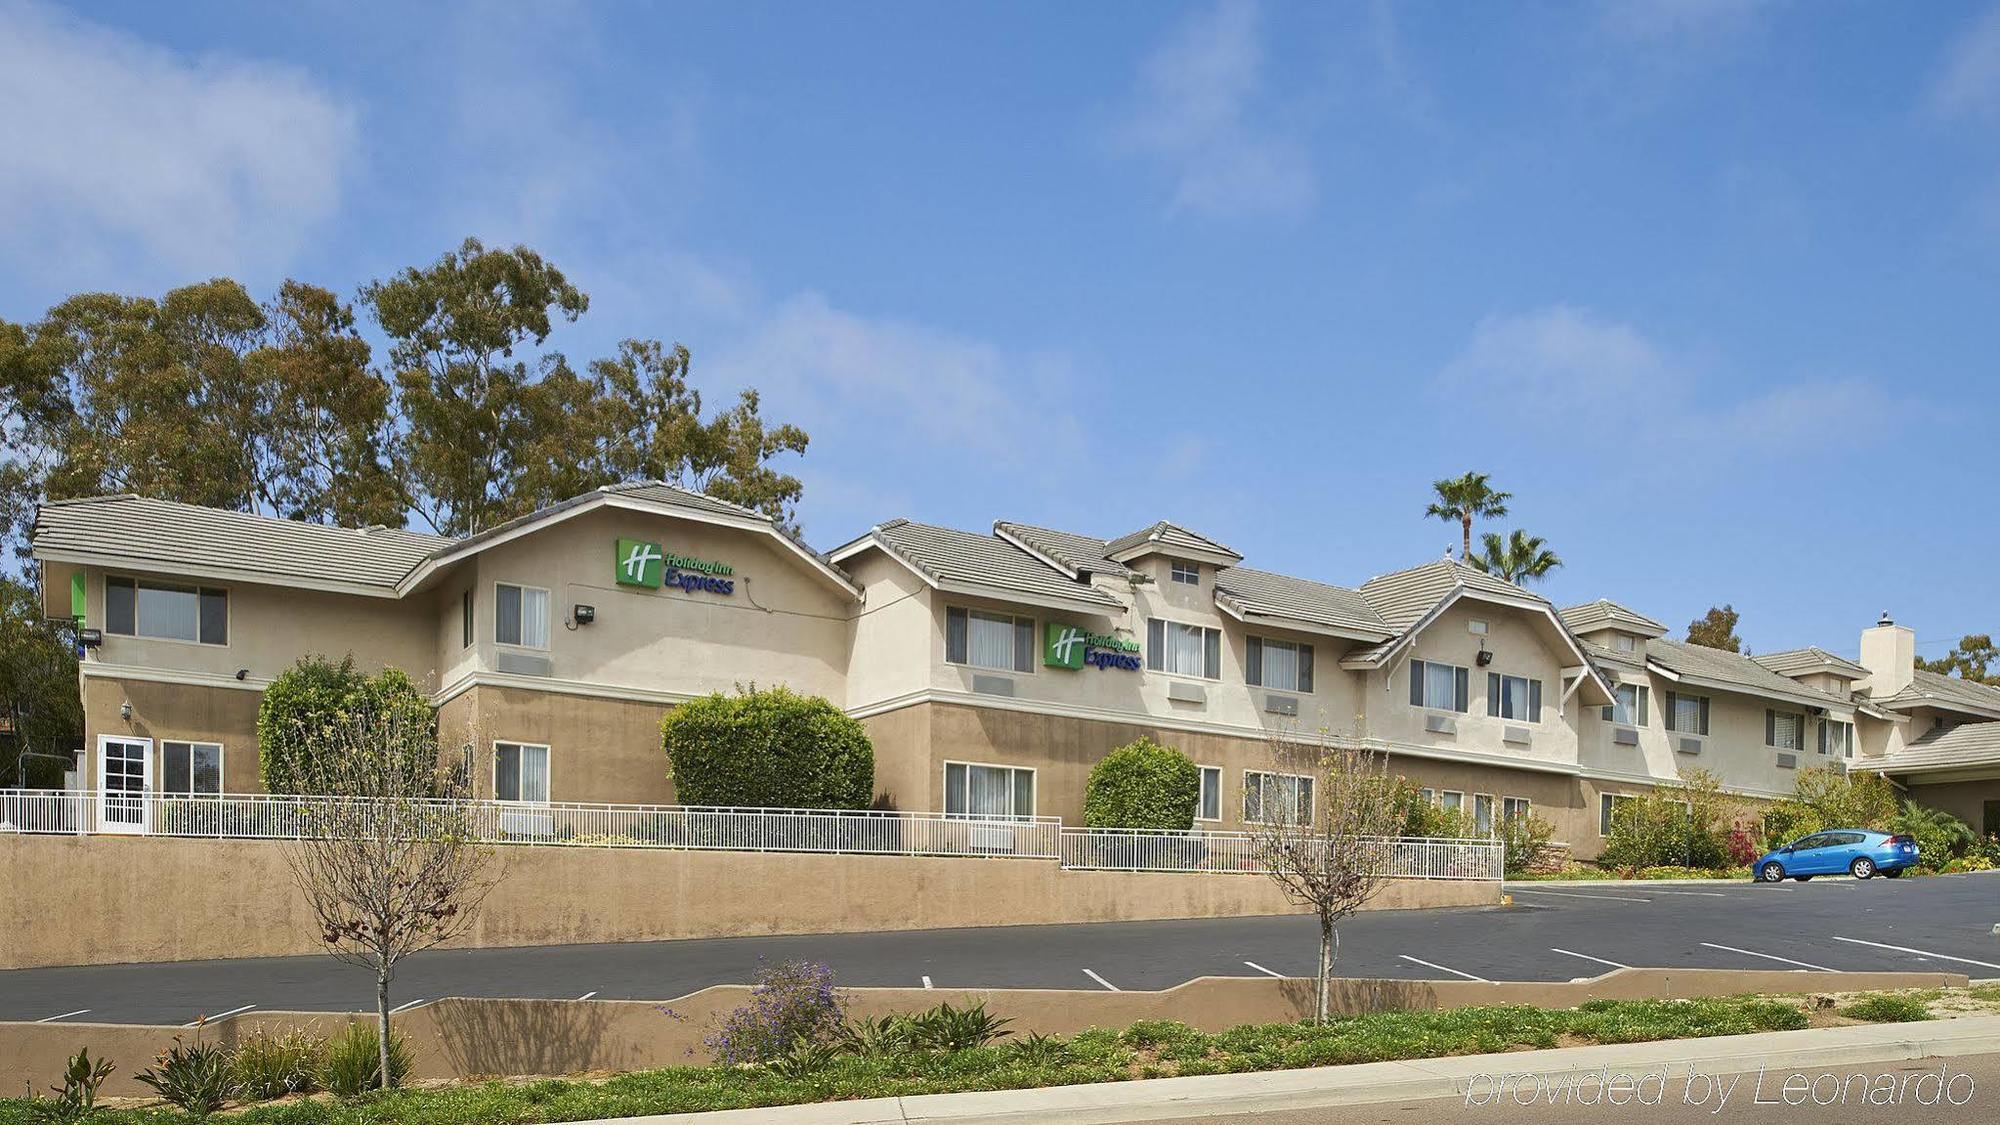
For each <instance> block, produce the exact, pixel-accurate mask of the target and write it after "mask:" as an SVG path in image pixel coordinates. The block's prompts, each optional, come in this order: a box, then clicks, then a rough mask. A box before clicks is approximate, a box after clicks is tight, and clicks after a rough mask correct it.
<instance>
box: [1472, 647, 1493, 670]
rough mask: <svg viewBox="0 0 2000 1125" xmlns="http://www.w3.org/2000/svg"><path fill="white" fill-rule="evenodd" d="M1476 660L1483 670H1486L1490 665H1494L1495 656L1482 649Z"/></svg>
mask: <svg viewBox="0 0 2000 1125" xmlns="http://www.w3.org/2000/svg"><path fill="white" fill-rule="evenodd" d="M1474 659H1475V660H1476V661H1477V663H1478V664H1479V666H1480V667H1481V668H1484V667H1486V666H1487V665H1488V664H1491V663H1493V654H1492V653H1491V652H1488V651H1487V650H1485V649H1483V648H1482V649H1480V650H1479V655H1478V656H1477V657H1475V658H1474Z"/></svg>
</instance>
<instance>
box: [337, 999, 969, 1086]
mask: <svg viewBox="0 0 2000 1125" xmlns="http://www.w3.org/2000/svg"><path fill="white" fill-rule="evenodd" d="M924 987H925V988H930V987H931V978H929V977H925V978H924ZM375 1069H376V1070H381V1069H382V1068H381V1067H379V1066H378V1067H376V1068H375Z"/></svg>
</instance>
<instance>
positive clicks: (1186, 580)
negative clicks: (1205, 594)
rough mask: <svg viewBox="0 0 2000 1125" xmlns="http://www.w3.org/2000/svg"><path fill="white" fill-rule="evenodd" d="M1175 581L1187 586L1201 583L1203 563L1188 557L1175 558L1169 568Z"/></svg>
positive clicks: (1169, 572)
mask: <svg viewBox="0 0 2000 1125" xmlns="http://www.w3.org/2000/svg"><path fill="white" fill-rule="evenodd" d="M1168 574H1169V575H1170V576H1171V577H1172V578H1173V580H1174V581H1176V582H1179V583H1181V584H1183V585H1187V586H1199V585H1201V564H1200V563H1198V562H1190V561H1188V560H1187V559H1175V560H1173V563H1172V565H1171V567H1170V568H1169V570H1168Z"/></svg>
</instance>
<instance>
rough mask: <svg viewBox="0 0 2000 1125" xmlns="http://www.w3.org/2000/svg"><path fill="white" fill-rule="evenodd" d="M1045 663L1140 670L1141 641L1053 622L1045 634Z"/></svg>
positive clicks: (1061, 665)
mask: <svg viewBox="0 0 2000 1125" xmlns="http://www.w3.org/2000/svg"><path fill="white" fill-rule="evenodd" d="M1042 663H1043V664H1045V665H1047V666H1048V667H1050V668H1082V667H1083V666H1084V665H1086V664H1088V665H1090V666H1091V667H1093V668H1123V669H1125V670H1127V671H1131V672H1136V671H1138V670H1139V642H1138V641H1134V640H1127V639H1126V638H1124V637H1112V636H1107V635H1105V634H1103V633H1092V632H1087V631H1085V630H1083V629H1079V628H1077V627H1076V626H1074V625H1064V624H1061V623H1059V622H1055V621H1051V622H1049V623H1048V626H1047V631H1046V632H1045V633H1044V634H1043V635H1042Z"/></svg>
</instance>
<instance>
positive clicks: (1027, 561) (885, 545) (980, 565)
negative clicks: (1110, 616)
mask: <svg viewBox="0 0 2000 1125" xmlns="http://www.w3.org/2000/svg"><path fill="white" fill-rule="evenodd" d="M871 546H872V547H877V548H879V549H881V550H883V551H885V552H887V553H888V554H889V555H890V557H892V558H894V559H896V560H897V561H899V562H901V563H902V564H903V565H904V566H907V567H909V568H910V569H911V570H913V571H915V572H916V573H917V575H918V576H919V577H921V578H923V579H924V580H925V581H926V582H928V583H929V584H931V585H933V586H936V587H939V588H941V589H948V590H957V591H960V592H963V593H969V594H983V595H985V596H988V597H995V598H1004V599H1012V600H1017V601H1028V602H1041V603H1043V604H1048V603H1051V602H1053V603H1055V604H1057V605H1059V606H1067V607H1070V608H1078V609H1082V608H1091V609H1098V610H1120V611H1122V610H1123V609H1124V608H1125V603H1123V602H1121V601H1119V600H1118V599H1117V598H1114V597H1112V596H1111V595H1110V594H1107V593H1105V592H1104V591H1102V590H1100V589H1098V588H1097V587H1095V586H1092V585H1091V584H1090V583H1088V582H1078V581H1076V580H1075V579H1072V578H1068V577H1065V576H1064V575H1063V574H1062V573H1061V572H1060V571H1058V570H1056V569H1055V568H1054V567H1051V566H1049V565H1048V564H1047V563H1044V562H1042V561H1041V560H1039V559H1037V558H1035V557H1034V556H1033V555H1030V554H1029V553H1028V552H1026V551H1023V550H1022V549H1021V548H1019V547H1016V546H1015V545H1014V544H1012V543H1009V542H1007V541H1006V540H1004V539H1001V538H999V537H998V536H993V535H975V534H973V533H972V532H969V531H959V530H958V529H956V528H950V527H938V526H936V525H934V524H927V523H912V522H911V521H909V520H902V519H898V520H890V521H889V522H888V523H885V524H879V525H877V526H875V527H873V528H871V529H869V531H868V533H867V534H866V535H863V536H861V537H860V538H859V539H856V540H854V541H853V542H851V543H847V544H845V545H843V546H841V547H839V548H836V549H835V550H834V551H833V552H832V554H831V556H830V557H831V558H832V559H833V560H834V561H836V562H839V561H842V560H845V559H848V558H852V557H853V556H854V555H856V554H858V553H860V552H861V551H864V550H867V549H868V548H869V547H871Z"/></svg>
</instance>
